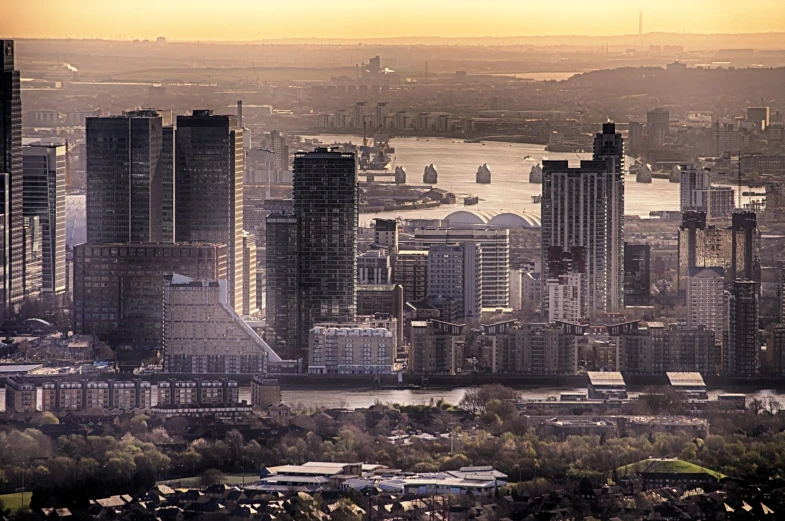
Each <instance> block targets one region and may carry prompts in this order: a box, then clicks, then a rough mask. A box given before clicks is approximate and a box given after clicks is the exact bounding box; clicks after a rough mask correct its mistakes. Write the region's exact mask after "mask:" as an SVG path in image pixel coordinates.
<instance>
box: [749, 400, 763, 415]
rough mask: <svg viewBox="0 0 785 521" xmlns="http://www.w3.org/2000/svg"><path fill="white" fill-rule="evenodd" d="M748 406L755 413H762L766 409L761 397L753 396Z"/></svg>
mask: <svg viewBox="0 0 785 521" xmlns="http://www.w3.org/2000/svg"><path fill="white" fill-rule="evenodd" d="M747 407H748V408H749V409H750V410H751V411H752V412H753V413H755V414H760V413H761V412H763V411H764V410H765V409H766V407H765V406H764V405H763V400H761V399H760V398H753V399H752V400H750V404H749V405H748V406H747Z"/></svg>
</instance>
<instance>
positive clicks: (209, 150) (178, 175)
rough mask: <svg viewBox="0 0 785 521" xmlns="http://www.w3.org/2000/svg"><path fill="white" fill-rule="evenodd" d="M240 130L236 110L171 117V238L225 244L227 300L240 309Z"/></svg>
mask: <svg viewBox="0 0 785 521" xmlns="http://www.w3.org/2000/svg"><path fill="white" fill-rule="evenodd" d="M243 164H244V152H243V130H242V128H240V127H239V126H238V125H237V117H236V116H221V115H214V114H213V113H212V111H210V110H194V111H193V115H191V116H178V117H177V130H176V137H175V165H176V168H175V204H174V207H175V210H174V215H175V240H176V241H177V242H178V243H179V242H208V243H221V244H226V245H227V246H228V247H229V250H228V257H229V269H228V278H229V290H228V291H229V297H228V301H229V305H230V306H232V308H233V309H234V310H235V311H237V312H242V309H243V170H244V168H243Z"/></svg>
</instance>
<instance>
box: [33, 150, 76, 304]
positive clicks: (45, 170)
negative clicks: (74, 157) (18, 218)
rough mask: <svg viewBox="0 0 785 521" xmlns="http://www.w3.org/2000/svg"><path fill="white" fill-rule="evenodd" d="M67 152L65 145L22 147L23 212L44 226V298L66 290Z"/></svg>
mask: <svg viewBox="0 0 785 521" xmlns="http://www.w3.org/2000/svg"><path fill="white" fill-rule="evenodd" d="M65 153H66V152H65V146H62V145H44V144H31V145H25V146H24V147H23V148H22V156H23V160H24V161H23V164H24V169H23V171H24V190H23V194H24V215H25V217H34V216H35V217H38V219H39V222H40V225H41V255H42V264H41V270H42V290H43V294H44V296H45V297H54V296H56V295H60V294H62V293H65V224H66V222H65Z"/></svg>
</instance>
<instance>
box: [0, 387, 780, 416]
mask: <svg viewBox="0 0 785 521" xmlns="http://www.w3.org/2000/svg"><path fill="white" fill-rule="evenodd" d="M518 391H519V392H520V394H521V398H522V399H523V400H544V399H546V398H548V397H556V398H558V396H559V394H560V393H565V392H585V391H586V389H585V388H583V387H580V388H578V387H541V388H538V389H519V390H518ZM465 392H466V388H465V387H460V388H456V389H426V390H410V389H386V390H370V389H357V390H330V391H324V390H313V389H310V390H284V391H282V392H281V395H282V399H283V401H284V403H286V404H287V405H290V406H291V407H298V408H305V409H319V408H328V409H329V408H339V407H342V408H348V409H362V408H366V407H370V406H371V405H373V404H374V403H375V402H376V401H380V402H382V403H398V404H401V405H427V404H429V403H431V402H434V403H435V402H437V401H439V400H444V401H446V402H448V403H451V404H457V403H458V402H460V401H461V398H462V397H463V394H464V393H465ZM725 392H726V391H724V390H721V389H714V390H711V391H709V393H708V394H709V399H711V400H716V399H717V395H719V394H724V393H725ZM632 394H633V395H634V394H635V393H632ZM746 394H747V400H751V399H753V398H763V397H764V396H778V397H779V398H778V399H779V400H780V402H783V403H784V404H785V392H783V391H774V390H771V389H762V390H759V391H755V392H750V393H746ZM153 400H154V401H153V405H156V404H157V398H156V393H155V392H153ZM243 400H245V401H246V402H248V403H250V402H251V388H250V387H248V386H245V387H241V388H240V401H243ZM38 404H39V405H38V408H39V410H40V408H41V405H40V404H41V391H40V389H39V391H38ZM0 411H5V389H2V388H0Z"/></svg>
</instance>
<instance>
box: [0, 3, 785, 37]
mask: <svg viewBox="0 0 785 521" xmlns="http://www.w3.org/2000/svg"><path fill="white" fill-rule="evenodd" d="M639 11H642V12H643V13H644V14H643V17H644V18H643V24H644V25H643V27H644V32H655V31H664V32H679V31H690V32H692V33H746V32H774V31H785V0H746V1H741V0H332V1H330V0H0V12H1V13H3V16H2V17H0V37H13V38H61V37H81V38H87V37H102V38H118V37H123V38H125V39H132V38H155V37H156V36H166V37H167V38H169V39H172V40H229V41H231V40H236V41H241V40H258V39H264V38H287V37H291V38H303V37H316V38H389V37H395V36H442V37H460V36H529V35H545V34H558V35H567V34H573V35H577V34H582V35H614V34H634V33H637V32H638V12H639Z"/></svg>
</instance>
